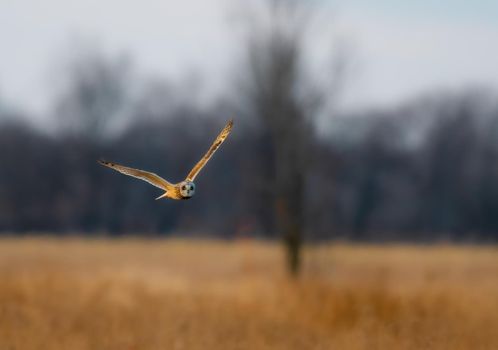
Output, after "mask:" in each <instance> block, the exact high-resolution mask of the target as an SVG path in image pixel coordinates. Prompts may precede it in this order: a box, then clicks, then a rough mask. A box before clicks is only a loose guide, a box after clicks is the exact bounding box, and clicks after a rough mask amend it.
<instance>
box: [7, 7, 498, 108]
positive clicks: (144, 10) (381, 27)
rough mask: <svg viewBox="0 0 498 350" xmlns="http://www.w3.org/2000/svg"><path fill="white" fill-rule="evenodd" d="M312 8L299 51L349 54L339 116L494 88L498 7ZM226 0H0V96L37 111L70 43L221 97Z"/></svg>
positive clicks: (227, 55)
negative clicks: (189, 81)
mask: <svg viewBox="0 0 498 350" xmlns="http://www.w3.org/2000/svg"><path fill="white" fill-rule="evenodd" d="M247 1H251V0H247ZM315 2H316V3H317V8H318V9H319V12H320V13H319V20H318V24H317V25H316V27H315V29H314V32H313V33H315V35H313V36H312V37H311V42H310V45H309V47H310V52H309V54H310V56H312V57H313V56H314V55H315V56H317V57H318V56H320V54H321V53H322V54H323V52H324V49H323V48H324V47H326V48H328V47H347V53H348V55H349V57H351V62H352V64H351V65H350V69H349V71H348V74H347V79H346V80H345V84H344V87H343V93H342V98H341V105H342V108H344V109H354V110H357V109H363V108H370V107H386V106H393V105H396V104H399V103H402V102H403V101H405V100H407V99H410V98H413V97H416V96H418V95H420V94H424V93H431V92H433V91H438V90H443V89H452V90H460V89H464V88H472V87H483V86H484V87H487V86H489V87H491V88H495V89H498V69H497V62H498V1H490V0H475V1H463V0H420V1H404V2H401V1H399V0H377V1H367V0H364V1H362V0H349V1H338V0H315ZM233 3H234V1H230V0H183V1H174V0H141V1H138V0H133V1H123V0H85V1H75V0H44V1H38V0H0V52H1V54H0V101H3V102H4V103H8V104H12V105H15V106H21V108H22V109H24V110H26V111H29V112H31V113H32V114H34V115H38V116H39V117H40V116H41V117H42V116H43V115H46V114H48V113H49V112H50V106H51V101H52V100H53V97H54V94H55V92H56V91H55V89H56V87H55V84H54V81H56V80H57V79H58V78H60V77H58V76H57V75H60V74H62V73H63V72H62V71H61V70H60V69H58V68H59V67H60V64H61V62H62V61H63V59H64V57H67V55H68V53H70V52H68V51H71V50H74V49H75V47H76V46H77V45H78V43H80V42H81V43H88V42H91V43H93V44H94V45H96V46H98V47H100V48H102V50H103V51H104V52H105V53H106V54H108V55H111V56H112V55H120V54H127V55H129V56H130V57H131V58H132V59H133V62H134V64H135V70H136V71H138V72H140V74H143V75H144V76H161V77H165V78H166V79H170V80H171V81H174V82H177V83H181V82H182V80H184V79H186V78H187V77H188V75H189V73H190V72H192V71H195V72H197V73H198V74H200V75H201V76H202V77H203V84H202V86H203V88H204V89H205V90H206V91H210V92H211V93H213V94H216V93H222V92H223V91H224V90H225V89H227V81H229V77H230V76H231V74H232V73H233V71H232V69H233V66H234V62H235V61H236V56H237V52H238V51H237V47H238V44H239V42H240V38H241V34H240V30H239V29H240V25H238V24H237V23H236V21H235V20H234V16H233V15H234V5H233ZM322 34H323V35H322ZM333 42H334V43H333ZM337 43H338V44H337Z"/></svg>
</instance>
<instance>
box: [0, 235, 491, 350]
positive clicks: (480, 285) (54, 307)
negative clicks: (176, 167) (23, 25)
mask: <svg viewBox="0 0 498 350" xmlns="http://www.w3.org/2000/svg"><path fill="white" fill-rule="evenodd" d="M282 261H283V258H282V251H281V248H280V246H278V245H276V244H270V243H262V242H253V241H244V242H234V243H226V242H218V241H182V240H139V239H122V240H106V239H95V240H84V239H64V240H57V239H51V238H43V239H42V238H37V239H35V238H25V239H2V240H0V350H14V349H71V350H79V349H92V350H98V349H116V350H123V349H130V350H131V349H498V249H497V248H496V247H493V248H490V247H488V248H486V247H456V246H446V245H438V246H428V247H422V246H402V245H391V246H356V245H347V244H340V243H337V244H332V245H330V246H322V247H308V248H307V249H306V252H305V266H304V268H303V274H302V277H301V278H300V279H299V280H298V281H292V280H290V279H288V278H287V277H286V275H285V273H284V270H283V268H282Z"/></svg>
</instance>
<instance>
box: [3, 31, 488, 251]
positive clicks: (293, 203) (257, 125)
mask: <svg viewBox="0 0 498 350" xmlns="http://www.w3.org/2000/svg"><path fill="white" fill-rule="evenodd" d="M279 30H280V29H279V28H277V30H275V28H273V27H272V28H271V30H270V35H267V34H268V33H263V32H258V33H256V34H257V35H254V36H253V37H252V38H250V40H248V51H247V52H248V56H247V60H246V62H245V63H244V64H245V65H241V67H240V69H239V72H241V73H240V77H237V79H234V82H233V89H230V92H228V93H226V94H225V96H221V97H219V98H216V99H213V100H212V101H209V102H206V99H205V98H204V99H203V98H201V97H199V87H198V85H200V84H199V82H198V81H197V80H196V79H195V76H194V78H193V79H190V80H188V79H187V83H186V84H184V85H182V86H176V85H175V84H171V83H170V82H169V81H167V80H164V79H161V78H157V77H156V78H154V79H145V78H143V77H139V76H137V75H136V74H134V71H133V68H132V67H131V65H130V64H129V61H128V60H127V59H123V58H122V57H117V58H115V57H108V56H106V55H103V54H100V53H99V52H97V51H94V52H92V51H91V50H90V51H89V52H83V53H81V52H80V53H78V54H77V55H75V57H73V58H72V59H70V60H68V64H67V65H66V66H64V67H63V69H61V72H59V73H60V76H61V77H62V78H60V77H58V78H56V77H54V85H57V86H58V88H57V89H55V90H56V91H59V92H60V93H59V94H57V95H56V96H55V102H54V103H53V108H52V115H51V118H50V119H51V120H52V123H50V124H49V125H48V126H46V127H41V126H40V125H36V124H35V123H30V122H28V121H29V120H35V119H36V118H35V117H34V116H30V115H26V114H25V113H23V112H19V111H20V110H22V109H21V108H19V109H16V108H12V106H10V108H6V106H3V105H1V101H0V232H5V233H15V232H18V233H20V232H57V233H61V234H67V233H73V232H77V233H81V232H84V233H92V234H93V233H110V234H125V233H150V234H171V233H182V234H192V235H218V236H223V237H233V236H237V237H249V236H259V237H274V236H276V235H277V232H290V235H289V236H288V239H289V244H290V245H291V246H292V245H293V244H295V245H299V241H300V239H301V238H300V237H301V235H302V234H301V232H302V233H303V235H304V238H306V239H311V240H318V239H329V238H347V239H355V240H392V239H401V240H413V241H431V240H440V239H452V240H475V241H480V240H485V241H490V240H496V239H497V238H498V104H497V102H496V98H495V97H496V96H495V95H494V94H493V93H491V92H489V91H486V90H485V89H482V90H467V91H460V92H452V93H450V92H440V93H432V94H430V95H427V96H426V97H419V98H417V99H414V100H412V101H409V102H406V103H404V104H401V105H400V106H399V107H398V108H393V109H386V110H365V111H363V112H361V113H351V114H344V113H342V114H341V113H333V112H332V111H333V110H334V109H333V108H322V107H320V106H326V105H328V104H329V103H332V104H333V101H334V99H335V98H336V93H335V91H332V90H333V88H332V86H333V84H332V85H329V88H330V89H331V90H330V91H329V90H328V88H327V87H326V86H325V85H324V86H325V87H322V88H321V92H320V93H317V92H316V91H315V90H314V89H313V87H312V86H313V84H310V85H306V83H309V82H314V80H313V77H309V76H306V77H304V78H303V76H304V75H306V74H305V73H307V72H308V71H307V70H305V69H301V68H300V66H299V64H298V62H299V58H300V53H301V51H300V48H302V47H301V46H300V44H299V42H298V40H296V38H299V35H295V33H296V32H290V31H289V32H285V31H280V32H279ZM288 33H291V35H288ZM379 83H382V82H379ZM50 88H52V87H50ZM303 91H304V92H305V93H303ZM20 107H22V106H20ZM317 115H319V116H320V118H318V117H316V116H317ZM310 116H311V117H310ZM229 118H234V119H235V127H234V131H233V133H232V135H231V136H230V138H229V139H228V140H227V142H226V143H225V144H224V145H223V146H222V147H221V148H220V150H219V151H218V152H217V153H216V154H215V156H214V157H213V159H212V161H211V162H210V163H208V165H207V166H206V168H205V169H204V170H203V171H202V173H201V174H200V176H199V177H198V178H197V179H196V183H197V194H196V196H195V197H194V198H193V199H191V200H189V201H170V200H162V201H154V198H155V197H157V196H158V195H159V194H161V191H159V190H158V189H156V188H155V187H152V186H150V185H149V184H147V183H145V182H141V181H139V180H136V179H133V178H130V177H126V176H123V175H121V174H118V173H115V172H113V171H112V170H110V169H107V168H104V167H102V166H100V165H98V164H97V162H96V161H97V160H98V159H99V158H104V159H107V160H110V161H114V162H117V163H121V164H124V165H128V166H131V167H136V168H141V169H145V170H149V171H152V172H156V173H157V174H159V175H161V176H163V177H165V178H166V179H167V180H170V181H172V182H177V181H180V180H182V179H183V178H184V177H185V175H186V174H187V173H188V171H189V170H190V168H191V167H192V166H193V165H194V164H195V163H196V162H197V160H198V159H199V158H200V157H201V156H202V155H203V153H204V152H205V151H206V150H207V148H208V147H209V145H210V144H211V142H212V141H213V139H214V137H215V136H216V135H217V133H218V132H219V130H220V129H221V128H222V127H223V125H224V124H225V123H226V121H227V120H228V119H229ZM286 223H289V224H288V225H287V226H286V227H285V224H286ZM282 224H283V225H284V226H282Z"/></svg>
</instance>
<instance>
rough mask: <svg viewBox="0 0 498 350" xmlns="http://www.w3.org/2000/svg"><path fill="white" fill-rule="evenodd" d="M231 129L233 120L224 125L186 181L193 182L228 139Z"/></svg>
mask: <svg viewBox="0 0 498 350" xmlns="http://www.w3.org/2000/svg"><path fill="white" fill-rule="evenodd" d="M232 127H233V120H229V121H228V123H227V124H226V125H225V127H224V128H223V130H221V132H220V134H219V135H218V137H217V138H216V140H214V142H213V144H212V145H211V147H210V148H209V149H208V151H207V152H206V154H205V155H204V157H202V158H201V160H200V161H199V162H197V164H196V165H195V166H194V167H193V169H192V170H191V171H190V173H189V174H188V175H187V178H186V180H187V181H194V179H195V177H196V176H197V175H198V174H199V172H200V171H201V170H202V168H203V167H204V166H205V165H206V163H207V162H208V161H209V159H211V157H212V156H213V154H214V152H216V150H217V149H218V148H219V147H220V145H221V144H222V143H223V141H225V139H226V138H227V137H228V135H229V134H230V132H231V131H232Z"/></svg>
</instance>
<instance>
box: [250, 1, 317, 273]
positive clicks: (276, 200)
mask: <svg viewBox="0 0 498 350" xmlns="http://www.w3.org/2000/svg"><path fill="white" fill-rule="evenodd" d="M265 4H266V12H265V14H266V15H268V16H267V18H266V21H265V19H262V18H261V17H258V19H257V20H254V21H253V22H252V25H251V30H250V34H249V37H248V40H247V47H246V50H247V55H246V63H245V65H246V66H245V67H244V72H245V73H246V74H245V75H244V76H243V77H242V78H241V80H242V84H241V85H242V94H243V98H244V99H245V106H246V111H248V113H249V114H250V115H251V116H253V117H255V119H257V120H258V121H259V124H260V127H261V128H260V129H261V132H260V135H259V141H260V143H261V144H262V145H263V147H262V152H264V154H262V156H261V159H262V161H261V164H260V165H261V168H262V174H264V176H265V178H264V179H263V181H261V183H263V184H265V186H264V188H263V191H262V193H261V195H262V196H263V197H264V198H267V200H269V201H270V202H271V203H272V206H273V210H274V217H275V218H276V220H275V222H274V223H273V229H276V230H277V231H278V232H279V233H280V235H282V237H283V239H284V243H285V246H286V251H287V260H288V267H289V271H290V272H291V273H292V274H293V275H296V274H297V273H298V271H299V267H300V248H301V245H302V240H303V232H304V229H305V214H304V213H305V204H306V203H305V202H306V196H305V194H306V182H307V176H308V168H309V166H310V162H309V161H310V158H309V155H310V153H311V152H310V146H311V145H312V143H313V142H314V141H315V135H314V128H313V126H314V121H315V119H316V117H317V116H318V114H319V107H320V106H321V105H322V102H323V101H325V100H326V98H324V97H325V95H327V92H325V91H323V90H320V89H318V88H316V86H313V85H312V84H310V80H311V79H309V78H310V77H309V74H310V71H309V70H308V69H307V68H308V67H307V66H306V64H307V63H309V61H307V60H306V59H307V57H305V54H304V53H305V47H304V46H305V43H306V30H307V27H308V25H309V20H310V18H311V17H310V14H311V12H310V11H308V10H309V8H307V7H304V6H303V5H302V3H300V2H298V1H292V0H276V1H266V2H265ZM317 81H319V79H317Z"/></svg>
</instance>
